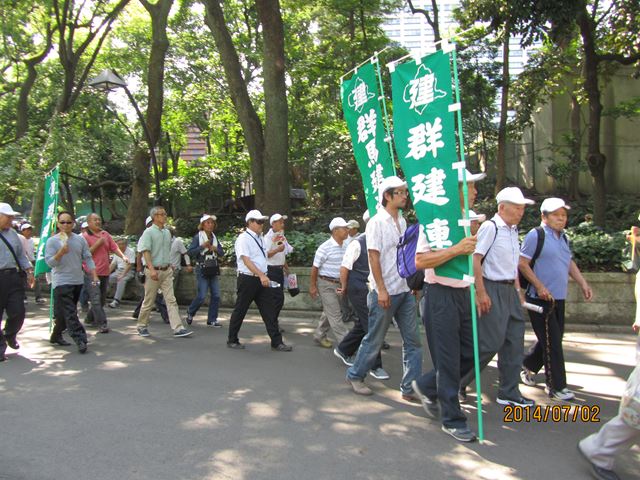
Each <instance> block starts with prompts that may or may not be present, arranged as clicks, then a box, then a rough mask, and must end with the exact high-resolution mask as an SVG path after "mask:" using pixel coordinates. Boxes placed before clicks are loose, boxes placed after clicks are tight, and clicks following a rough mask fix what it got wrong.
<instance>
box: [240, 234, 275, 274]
mask: <svg viewBox="0 0 640 480" xmlns="http://www.w3.org/2000/svg"><path fill="white" fill-rule="evenodd" d="M235 247H236V261H237V263H238V273H244V274H246V275H253V272H251V270H249V269H248V268H247V265H246V264H245V263H244V261H243V260H242V257H243V256H245V257H247V258H249V260H251V261H252V262H253V263H254V265H255V266H256V267H257V268H258V270H260V271H261V272H262V273H267V252H266V251H265V248H264V239H263V238H262V235H257V234H255V233H254V232H253V231H251V230H249V229H248V228H247V230H245V231H244V232H242V233H241V234H240V235H238V238H237V239H236V245H235Z"/></svg>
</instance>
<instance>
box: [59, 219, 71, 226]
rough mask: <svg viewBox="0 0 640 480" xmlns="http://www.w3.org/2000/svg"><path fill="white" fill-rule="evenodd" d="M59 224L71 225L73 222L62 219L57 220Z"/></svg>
mask: <svg viewBox="0 0 640 480" xmlns="http://www.w3.org/2000/svg"><path fill="white" fill-rule="evenodd" d="M58 223H59V224H60V225H73V223H74V222H63V221H62V220H61V221H59V222H58Z"/></svg>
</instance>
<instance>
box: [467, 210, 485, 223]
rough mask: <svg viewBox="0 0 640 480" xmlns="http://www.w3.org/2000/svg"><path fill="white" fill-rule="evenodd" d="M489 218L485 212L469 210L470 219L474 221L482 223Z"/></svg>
mask: <svg viewBox="0 0 640 480" xmlns="http://www.w3.org/2000/svg"><path fill="white" fill-rule="evenodd" d="M486 219H487V216H486V215H485V214H484V213H476V212H474V211H473V210H469V220H471V221H472V222H473V221H475V220H477V221H478V222H480V223H482V222H484V221H485V220H486Z"/></svg>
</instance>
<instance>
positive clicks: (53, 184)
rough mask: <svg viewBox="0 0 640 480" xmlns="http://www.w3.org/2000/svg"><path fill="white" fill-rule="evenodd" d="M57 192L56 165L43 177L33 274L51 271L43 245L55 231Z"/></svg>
mask: <svg viewBox="0 0 640 480" xmlns="http://www.w3.org/2000/svg"><path fill="white" fill-rule="evenodd" d="M58 192H59V189H58V167H57V166H56V167H55V168H54V169H53V170H51V171H50V172H49V173H48V174H47V175H46V176H45V177H44V214H43V216H42V228H41V229H40V242H39V243H38V252H37V255H36V266H35V271H34V275H39V274H41V273H46V272H50V271H51V268H50V267H49V265H47V263H46V262H45V261H44V247H45V246H46V244H47V240H48V239H49V237H50V236H51V234H52V233H53V232H54V231H55V226H56V210H57V207H58Z"/></svg>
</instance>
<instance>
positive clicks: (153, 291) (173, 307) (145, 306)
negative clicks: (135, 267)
mask: <svg viewBox="0 0 640 480" xmlns="http://www.w3.org/2000/svg"><path fill="white" fill-rule="evenodd" d="M157 272H158V280H157V281H156V280H153V279H152V278H151V275H150V274H149V270H147V271H146V274H147V275H146V279H145V282H144V300H143V302H142V307H141V308H140V315H139V316H138V327H147V326H148V325H149V316H150V315H151V310H152V309H153V306H154V304H155V302H156V296H157V295H158V290H162V295H164V301H165V303H166V304H167V311H168V312H169V323H170V324H171V328H172V329H173V330H177V329H179V328H182V320H180V312H179V311H178V303H177V302H176V297H175V295H174V294H173V270H172V269H171V268H168V269H167V270H157Z"/></svg>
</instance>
